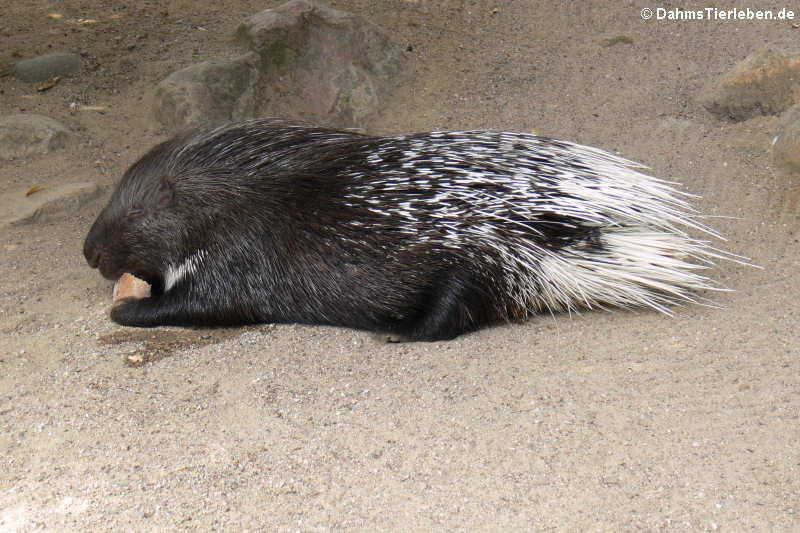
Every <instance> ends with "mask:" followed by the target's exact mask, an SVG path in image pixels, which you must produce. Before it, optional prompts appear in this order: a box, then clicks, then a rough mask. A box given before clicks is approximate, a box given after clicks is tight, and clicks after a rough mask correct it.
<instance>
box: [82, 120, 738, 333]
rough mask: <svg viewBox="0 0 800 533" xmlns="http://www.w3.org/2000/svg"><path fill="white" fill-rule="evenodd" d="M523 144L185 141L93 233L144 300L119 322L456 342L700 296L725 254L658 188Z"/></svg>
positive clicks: (151, 164) (128, 306)
mask: <svg viewBox="0 0 800 533" xmlns="http://www.w3.org/2000/svg"><path fill="white" fill-rule="evenodd" d="M641 168H642V167H641V166H640V165H638V164H636V163H633V162H631V161H628V160H626V159H622V158H620V157H617V156H615V155H612V154H609V153H607V152H604V151H602V150H599V149H597V148H591V147H587V146H581V145H578V144H573V143H569V142H564V141H557V140H553V139H548V138H542V137H537V136H533V135H528V134H522V133H505V132H488V131H463V132H444V131H442V132H432V133H418V134H411V135H399V136H391V137H378V136H368V135H363V134H359V133H355V132H351V131H336V130H331V129H325V128H316V127H308V126H303V125H294V124H290V123H286V122H283V121H280V120H277V119H263V120H251V121H246V122H241V123H234V124H228V125H224V126H221V127H217V128H215V129H210V130H200V129H198V130H191V131H188V132H184V133H182V134H179V135H178V136H176V137H174V138H173V139H171V140H169V141H167V142H164V143H162V144H159V145H158V146H156V147H154V148H153V149H152V150H150V152H148V153H147V154H146V155H144V156H143V157H142V158H141V159H140V160H139V161H138V162H136V163H135V164H133V165H132V166H131V167H130V168H129V169H128V170H127V172H126V173H125V175H124V176H123V178H122V181H121V182H120V184H119V186H118V187H117V189H116V190H115V191H114V193H113V195H112V197H111V200H110V202H109V204H108V206H106V207H105V209H103V211H102V212H101V213H100V215H99V216H98V218H97V220H96V221H95V223H94V225H93V226H92V228H91V231H90V232H89V235H88V237H87V238H86V243H85V246H84V255H85V256H86V259H87V261H88V262H89V264H90V265H91V266H92V267H97V268H99V270H100V272H101V274H102V275H103V276H105V277H107V278H109V279H117V278H119V277H120V276H121V275H122V274H123V273H126V272H129V273H132V274H134V275H135V276H137V277H139V278H142V279H143V280H145V281H147V282H148V283H150V284H151V285H152V287H153V294H152V296H151V297H149V298H143V299H138V300H137V299H133V298H130V299H127V300H124V301H123V302H122V303H121V305H118V306H115V307H114V308H113V310H112V312H111V318H112V319H113V320H114V321H115V322H118V323H119V324H123V325H128V326H144V327H149V326H160V325H184V326H193V325H195V326H205V325H207V326H211V325H234V324H242V323H253V322H298V323H307V324H329V325H335V326H346V327H353V328H359V329H365V330H372V331H379V332H383V333H387V334H389V335H392V336H395V337H399V338H403V339H407V340H436V339H450V338H453V337H455V336H457V335H459V334H462V333H465V332H469V331H473V330H475V329H478V328H480V327H483V326H486V325H489V324H494V323H498V322H503V321H521V320H524V319H526V318H527V317H529V316H530V315H531V314H534V313H538V312H541V311H550V312H554V311H564V310H567V311H570V310H574V309H578V308H595V307H604V306H617V307H630V306H648V307H651V308H654V309H656V310H659V311H662V312H668V310H667V307H668V306H670V305H672V304H676V303H680V302H685V301H695V299H696V297H695V296H693V295H692V292H693V291H696V290H703V289H709V288H713V286H712V283H711V282H710V280H709V279H708V278H706V277H705V276H703V275H701V274H700V273H699V272H698V270H699V269H702V268H705V265H707V264H708V263H710V262H711V260H712V259H714V258H716V257H726V256H728V254H726V253H725V252H720V251H718V250H716V249H715V248H713V247H711V246H710V245H709V244H708V243H707V242H706V241H703V240H697V239H694V238H692V237H690V236H689V235H688V234H687V233H686V231H687V230H697V231H699V232H701V233H706V234H710V235H712V236H716V237H718V235H717V234H716V233H714V232H713V231H712V230H710V229H709V228H707V227H706V226H704V225H703V224H701V223H699V222H698V221H697V214H696V212H695V211H694V210H693V209H692V207H691V206H690V205H689V204H688V203H687V202H686V200H685V199H684V196H689V195H685V194H684V193H681V192H678V191H677V190H676V189H674V188H673V186H672V185H671V184H669V183H667V182H665V181H662V180H659V179H657V178H654V177H651V176H648V175H646V174H644V173H642V172H641Z"/></svg>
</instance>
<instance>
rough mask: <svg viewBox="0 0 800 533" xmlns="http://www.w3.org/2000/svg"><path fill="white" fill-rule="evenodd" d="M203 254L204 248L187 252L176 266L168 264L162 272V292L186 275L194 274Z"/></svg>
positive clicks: (204, 253)
mask: <svg viewBox="0 0 800 533" xmlns="http://www.w3.org/2000/svg"><path fill="white" fill-rule="evenodd" d="M205 256H206V251H205V250H196V251H195V252H192V253H191V254H189V256H188V257H187V258H186V259H184V260H183V262H182V263H181V264H179V265H177V266H174V265H169V266H168V267H167V271H166V272H165V273H164V292H167V291H168V290H170V289H171V288H172V287H174V286H175V284H176V283H178V282H179V281H181V280H182V279H183V278H185V277H186V276H187V275H190V276H191V275H194V274H195V272H196V271H197V267H198V266H200V263H201V262H202V261H203V259H204V258H205Z"/></svg>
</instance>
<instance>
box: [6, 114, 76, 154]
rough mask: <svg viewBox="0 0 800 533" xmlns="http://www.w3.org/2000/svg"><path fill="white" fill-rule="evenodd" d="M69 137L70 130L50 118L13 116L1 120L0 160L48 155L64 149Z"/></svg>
mask: <svg viewBox="0 0 800 533" xmlns="http://www.w3.org/2000/svg"><path fill="white" fill-rule="evenodd" d="M69 137H70V132H69V130H68V129H67V128H66V127H64V126H63V125H62V124H61V123H60V122H57V121H55V120H53V119H52V118H50V117H45V116H43V115H34V114H21V115H11V116H8V117H6V118H4V119H2V120H0V159H16V158H22V157H28V156H30V155H34V154H46V153H48V152H50V151H51V150H55V149H57V148H61V147H63V146H64V145H65V144H66V143H67V140H68V139H69Z"/></svg>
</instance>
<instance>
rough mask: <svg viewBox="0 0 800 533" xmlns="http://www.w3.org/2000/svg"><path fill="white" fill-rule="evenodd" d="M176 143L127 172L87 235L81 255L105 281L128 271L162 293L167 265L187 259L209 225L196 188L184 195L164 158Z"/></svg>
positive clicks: (181, 182) (183, 182) (178, 178)
mask: <svg viewBox="0 0 800 533" xmlns="http://www.w3.org/2000/svg"><path fill="white" fill-rule="evenodd" d="M174 143H175V140H173V141H169V142H166V143H163V144H161V145H158V146H156V147H155V148H153V149H152V150H151V151H150V152H148V153H147V154H146V155H145V156H144V157H142V158H141V159H140V160H139V161H138V162H137V163H135V164H134V165H133V166H132V167H130V168H129V169H128V170H127V172H126V173H125V174H124V175H123V177H122V180H121V181H120V184H119V186H118V187H117V189H116V190H115V191H114V194H113V196H112V197H111V200H110V202H109V203H108V205H107V206H106V207H105V208H104V209H103V211H102V212H101V213H100V215H99V216H98V217H97V220H96V221H95V223H94V225H93V226H92V228H91V230H90V231H89V234H88V236H87V237H86V241H85V243H84V248H83V253H84V256H85V257H86V260H87V261H88V263H89V265H90V266H91V267H93V268H98V269H99V271H100V273H101V274H102V275H103V276H104V277H105V278H108V279H111V280H116V279H118V278H119V277H120V276H121V275H122V274H124V273H126V272H128V273H131V274H133V275H134V276H136V277H138V278H141V279H143V280H144V281H147V282H148V283H150V284H151V285H152V286H153V290H154V292H160V291H161V290H163V283H164V280H163V273H164V272H165V270H166V268H167V267H168V265H170V264H175V263H177V262H179V261H180V260H181V258H183V257H185V255H186V254H187V250H190V249H191V247H192V246H193V245H195V244H196V243H197V242H198V241H199V239H200V238H201V234H202V233H203V232H204V230H205V229H206V228H207V227H208V224H209V223H213V222H211V221H212V220H213V216H214V213H213V210H210V209H208V206H201V205H199V204H202V203H204V198H203V195H201V194H198V191H197V186H196V184H195V186H194V190H193V191H192V194H191V195H188V194H185V191H184V190H183V189H184V188H185V187H186V186H188V185H187V183H186V180H185V179H184V178H185V176H181V175H180V173H177V174H176V172H175V170H174V169H173V168H171V165H170V158H168V157H163V156H164V154H165V153H168V151H169V150H170V147H171V145H173V144H174ZM201 207H203V209H201ZM201 213H202V214H201Z"/></svg>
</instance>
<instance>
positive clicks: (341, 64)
mask: <svg viewBox="0 0 800 533" xmlns="http://www.w3.org/2000/svg"><path fill="white" fill-rule="evenodd" d="M237 38H238V40H239V41H240V42H241V43H243V44H244V45H246V46H247V47H249V48H250V49H251V50H253V51H254V52H256V53H257V54H258V55H259V57H260V63H259V67H260V70H261V71H262V73H263V83H262V85H261V90H260V94H259V95H257V96H259V98H260V102H259V104H260V105H259V109H258V111H259V112H260V113H261V114H265V115H288V116H299V117H301V118H304V119H308V120H311V121H321V122H324V123H327V124H331V125H336V126H355V125H361V124H362V123H363V121H364V119H366V118H367V117H368V116H369V115H371V114H372V113H374V112H375V111H376V110H378V109H379V108H380V103H381V100H382V99H383V98H384V97H385V96H386V95H387V94H388V93H389V91H390V89H391V88H392V86H393V84H394V81H395V78H396V77H397V75H398V74H399V73H400V72H401V70H402V66H403V62H404V59H405V56H404V53H403V48H402V47H401V46H399V45H398V44H396V43H393V42H392V41H391V40H390V39H389V38H388V37H387V36H386V34H384V33H383V31H382V30H381V29H380V28H378V27H377V26H375V25H373V24H370V23H368V22H366V21H365V20H364V19H362V18H361V17H359V16H356V15H353V14H350V13H345V12H343V11H337V10H335V9H330V8H328V7H325V6H323V5H320V4H314V3H312V2H309V1H306V0H292V1H290V2H288V3H286V4H283V5H281V6H279V7H277V8H275V9H267V10H264V11H262V12H260V13H257V14H255V15H253V16H252V17H250V18H249V19H248V20H247V21H246V22H245V23H244V24H242V26H241V27H240V28H239V29H238V31H237Z"/></svg>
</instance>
